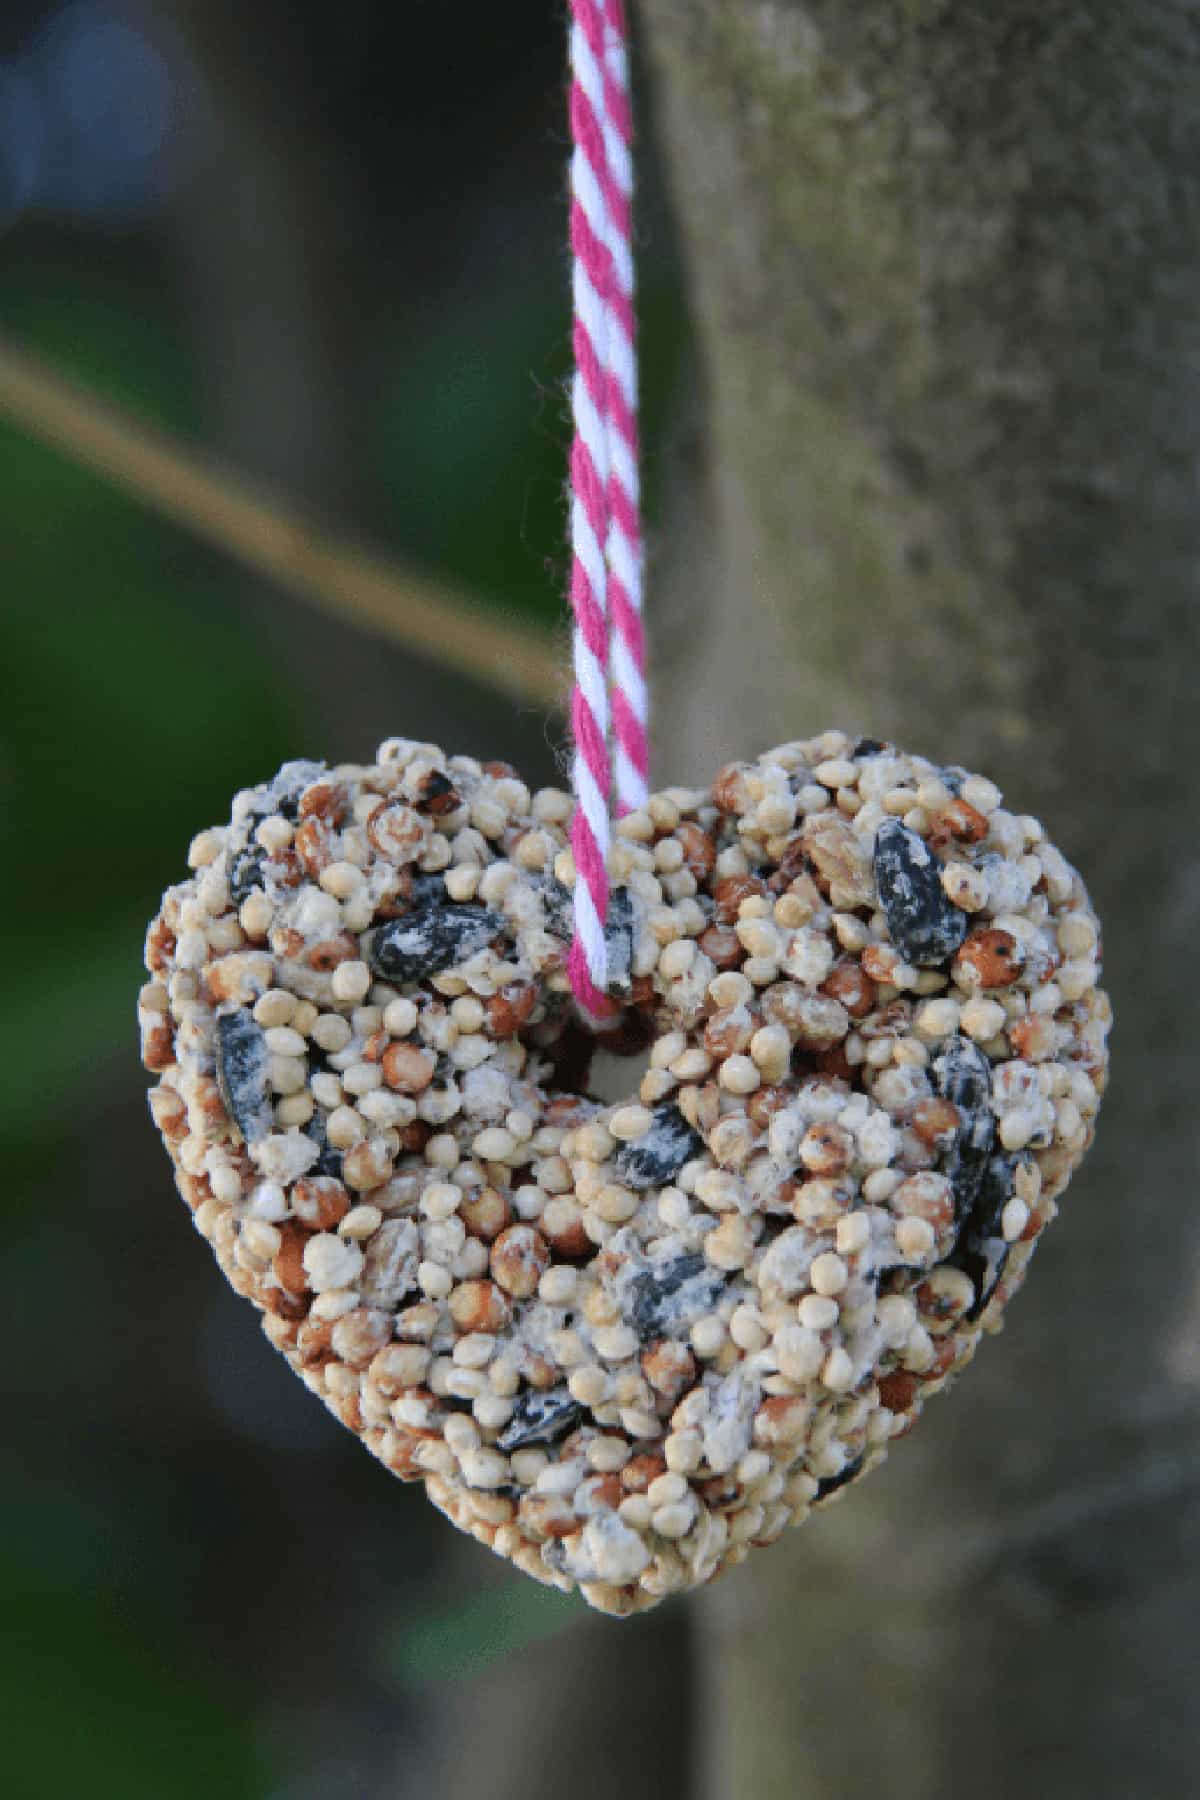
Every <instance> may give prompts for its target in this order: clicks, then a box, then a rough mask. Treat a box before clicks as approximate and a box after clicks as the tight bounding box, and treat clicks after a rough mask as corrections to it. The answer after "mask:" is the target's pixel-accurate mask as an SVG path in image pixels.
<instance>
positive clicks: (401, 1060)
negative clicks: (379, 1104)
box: [381, 1042, 437, 1094]
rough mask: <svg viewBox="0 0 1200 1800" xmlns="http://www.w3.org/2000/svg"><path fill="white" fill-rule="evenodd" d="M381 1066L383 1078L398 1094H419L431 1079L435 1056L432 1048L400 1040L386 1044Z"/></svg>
mask: <svg viewBox="0 0 1200 1800" xmlns="http://www.w3.org/2000/svg"><path fill="white" fill-rule="evenodd" d="M381 1066H382V1068H383V1079H384V1080H385V1081H386V1082H387V1084H388V1086H389V1087H390V1088H394V1089H395V1090H396V1092H397V1093H398V1094H421V1093H424V1091H425V1089H426V1088H427V1087H428V1086H429V1084H430V1082H431V1081H432V1080H433V1072H434V1070H435V1068H436V1067H437V1058H436V1057H435V1055H434V1054H433V1051H432V1050H423V1049H422V1048H421V1047H420V1045H418V1044H409V1043H405V1042H400V1043H395V1044H389V1045H388V1047H387V1049H386V1050H385V1051H384V1053H383V1059H382V1065H381Z"/></svg>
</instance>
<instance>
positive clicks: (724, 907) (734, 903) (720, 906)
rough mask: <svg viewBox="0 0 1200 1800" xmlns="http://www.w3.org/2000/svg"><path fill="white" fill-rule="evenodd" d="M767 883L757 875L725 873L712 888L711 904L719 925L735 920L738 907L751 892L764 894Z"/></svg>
mask: <svg viewBox="0 0 1200 1800" xmlns="http://www.w3.org/2000/svg"><path fill="white" fill-rule="evenodd" d="M766 892H767V884H766V882H765V881H762V880H761V879H760V878H759V877H758V876H757V875H725V876H723V877H722V879H721V880H720V881H718V883H717V885H716V887H715V888H714V889H713V906H714V909H715V911H716V916H717V923H718V924H719V925H733V924H736V922H737V916H738V908H739V907H740V906H741V904H742V901H743V900H749V899H750V897H751V895H753V894H765V893H766Z"/></svg>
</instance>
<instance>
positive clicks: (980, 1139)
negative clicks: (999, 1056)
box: [931, 1037, 996, 1225]
mask: <svg viewBox="0 0 1200 1800" xmlns="http://www.w3.org/2000/svg"><path fill="white" fill-rule="evenodd" d="M931 1073H932V1076H933V1085H934V1088H935V1089H936V1091H937V1092H938V1093H939V1094H940V1095H941V1097H942V1099H943V1100H949V1101H950V1102H951V1104H952V1105H954V1106H956V1107H957V1108H958V1115H959V1123H958V1127H957V1129H956V1131H955V1133H954V1137H953V1139H952V1141H951V1143H950V1144H949V1146H948V1147H947V1149H946V1150H944V1151H943V1153H942V1155H941V1157H940V1159H939V1162H938V1167H939V1168H940V1169H941V1171H942V1173H943V1174H944V1175H947V1176H948V1177H949V1179H950V1185H951V1187H952V1188H953V1189H954V1212H955V1216H956V1218H957V1219H958V1220H959V1223H960V1225H963V1224H965V1223H966V1221H967V1220H968V1219H969V1218H970V1217H971V1216H972V1214H973V1213H974V1210H975V1207H976V1204H977V1202H978V1198H979V1191H980V1184H981V1182H982V1181H983V1177H984V1174H985V1171H986V1169H987V1166H988V1158H989V1156H990V1155H991V1151H992V1143H993V1139H994V1136H995V1129H996V1124H995V1119H994V1117H993V1114H992V1072H991V1065H990V1063H989V1062H988V1059H987V1057H986V1056H985V1055H984V1054H983V1051H982V1050H981V1049H980V1048H979V1046H978V1045H977V1044H973V1043H972V1042H971V1040H970V1038H965V1037H956V1038H951V1039H950V1041H949V1042H948V1043H947V1045H946V1048H945V1049H944V1050H943V1051H942V1052H941V1054H940V1055H938V1056H935V1057H934V1059H933V1064H932V1068H931Z"/></svg>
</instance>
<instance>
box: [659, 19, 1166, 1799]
mask: <svg viewBox="0 0 1200 1800" xmlns="http://www.w3.org/2000/svg"><path fill="white" fill-rule="evenodd" d="M641 20H642V25H643V29H644V32H645V36H646V40H647V45H648V49H649V53H650V59H651V65H652V68H653V72H654V75H655V79H656V83H657V88H658V107H659V111H660V113H661V115H662V129H663V133H664V137H665V141H666V146H667V152H668V157H669V162H670V166H671V169H672V172H673V180H674V187H675V194H676V199H677V205H678V209H679V213H680V217H681V223H682V228H683V233H684V238H685V243H686V246H687V249H688V254H689V261H690V277H691V283H692V295H693V302H694V307H695V312H696V318H697V325H698V330H699V336H700V343H701V351H702V362H703V384H704V398H705V407H706V420H705V430H704V437H703V445H704V457H703V461H704V469H703V479H702V480H701V481H700V482H699V483H698V484H697V487H696V489H695V491H694V492H693V494H692V496H691V505H690V506H681V507H680V508H679V509H678V510H677V528H676V533H675V536H676V539H677V540H678V541H679V542H682V543H683V544H684V547H685V549H686V548H688V547H690V549H691V556H690V558H689V559H688V561H689V567H688V572H687V574H686V576H684V577H682V578H681V577H680V575H679V572H678V567H677V568H676V573H675V575H674V576H672V573H671V568H670V562H669V559H668V560H667V563H666V567H665V569H664V573H663V578H662V585H661V588H660V589H658V590H656V597H655V602H654V606H653V607H652V619H653V618H654V617H655V616H657V618H658V620H659V625H660V630H659V635H660V637H661V638H662V639H663V642H662V644H661V650H660V655H659V663H658V680H657V687H656V695H657V699H656V704H657V734H658V742H659V746H660V749H661V756H660V764H659V769H658V773H659V775H660V776H661V777H662V778H663V779H664V780H688V781H699V780H701V779H708V778H709V777H710V776H711V774H712V772H713V771H714V769H715V768H716V767H717V766H718V765H719V764H720V763H721V762H723V761H725V760H728V759H729V758H731V757H733V756H736V755H738V754H743V753H747V752H750V751H754V750H759V749H762V748H764V747H766V746H767V745H769V744H771V743H774V742H776V741H779V740H783V739H787V738H791V737H796V736H801V735H805V734H807V733H810V732H812V731H815V730H818V729H820V728H821V727H822V726H823V725H827V724H835V723H836V724H841V725H845V726H847V727H849V728H859V727H861V728H864V729H868V730H869V731H870V732H871V734H872V735H876V736H888V737H894V738H895V739H897V740H898V741H900V742H901V743H903V744H905V745H906V746H909V747H911V748H914V749H918V750H921V751H923V752H925V753H926V754H929V755H931V756H934V757H937V758H940V759H945V760H947V761H954V762H962V763H966V764H968V765H969V766H974V767H977V768H979V769H981V770H984V771H986V772H987V773H990V774H991V775H993V777H994V778H995V779H997V780H998V781H999V782H1000V784H1001V786H1002V787H1004V789H1005V790H1006V793H1007V795H1008V798H1009V801H1010V803H1011V804H1012V805H1013V806H1014V807H1015V809H1016V810H1018V811H1026V810H1028V811H1032V812H1035V813H1037V814H1039V816H1041V817H1043V818H1044V819H1045V821H1046V823H1047V825H1048V828H1049V830H1050V832H1051V835H1052V836H1053V837H1054V838H1055V839H1056V840H1057V841H1058V842H1060V843H1061V844H1062V846H1063V847H1064V849H1065V850H1066V851H1067V853H1068V854H1069V855H1070V856H1071V858H1072V860H1074V861H1076V862H1078V864H1079V865H1080V866H1081V868H1082V869H1083V870H1084V872H1085V875H1086V877H1087V879H1088V881H1089V883H1090V885H1091V887H1092V891H1093V896H1094V898H1095V899H1096V901H1097V904H1098V906H1099V909H1100V911H1101V915H1102V917H1103V918H1104V920H1105V922H1106V928H1107V947H1108V953H1109V956H1108V976H1109V981H1108V985H1109V986H1110V989H1111V991H1112V993H1113V996H1114V1004H1115V1007H1116V1015H1117V1021H1118V1025H1117V1034H1116V1077H1115V1081H1114V1084H1113V1086H1112V1089H1111V1091H1110V1094H1109V1098H1108V1100H1107V1102H1106V1106H1105V1110H1104V1113H1103V1115H1102V1119H1101V1125H1100V1132H1099V1138H1098V1144H1097V1147H1096V1149H1095V1150H1094V1151H1093V1153H1092V1156H1091V1159H1090V1161H1089V1163H1088V1164H1087V1165H1086V1167H1085V1169H1084V1171H1083V1173H1082V1174H1081V1175H1080V1176H1079V1177H1077V1179H1076V1182H1075V1184H1074V1186H1073V1187H1072V1189H1071V1191H1070V1193H1069V1194H1068V1195H1067V1197H1066V1203H1065V1208H1064V1217H1063V1218H1062V1220H1061V1221H1060V1223H1059V1224H1058V1226H1057V1227H1056V1228H1055V1229H1054V1230H1053V1231H1052V1232H1051V1233H1050V1234H1049V1239H1048V1243H1047V1246H1046V1248H1045V1250H1044V1252H1043V1254H1042V1256H1041V1257H1040V1258H1039V1259H1038V1265H1037V1267H1036V1268H1035V1270H1034V1273H1033V1275H1032V1278H1031V1280H1030V1283H1029V1286H1028V1288H1027V1290H1026V1292H1025V1293H1024V1294H1023V1295H1022V1297H1021V1298H1020V1299H1019V1300H1018V1302H1017V1303H1016V1306H1015V1309H1014V1312H1013V1316H1012V1320H1011V1322H1010V1325H1009V1328H1008V1330H1007V1332H1006V1333H1005V1335H1004V1337H1003V1338H1002V1339H1001V1340H1000V1341H999V1342H997V1343H995V1344H994V1345H987V1346H985V1348H984V1350H983V1352H982V1354H981V1357H980V1360H979V1364H978V1366H977V1367H976V1368H975V1369H973V1370H972V1371H971V1372H970V1373H969V1374H968V1375H967V1376H966V1378H965V1379H964V1382H963V1384H962V1386H960V1387H959V1388H958V1390H957V1391H956V1392H955V1394H954V1395H953V1396H952V1397H951V1398H950V1399H948V1400H946V1401H944V1402H938V1403H937V1404H936V1405H935V1406H933V1407H932V1408H931V1409H930V1411H929V1412H928V1413H927V1415H926V1417H925V1419H924V1420H923V1421H922V1423H921V1425H920V1427H919V1429H918V1430H917V1432H916V1433H915V1434H914V1436H913V1438H912V1439H910V1440H908V1441H907V1442H906V1443H905V1444H904V1445H903V1446H900V1447H898V1449H897V1451H896V1454H895V1456H894V1458H893V1459H892V1462H891V1463H890V1465H889V1466H888V1468H887V1469H886V1470H885V1471H883V1472H882V1473H880V1474H877V1475H876V1476H874V1477H873V1478H872V1479H871V1480H870V1481H868V1482H866V1483H865V1484H864V1485H863V1486H862V1487H860V1488H855V1489H854V1490H853V1491H852V1492H850V1493H849V1494H848V1495H847V1496H846V1498H845V1500H844V1502H843V1503H842V1504H841V1505H840V1506H839V1507H838V1508H837V1509H836V1510H834V1511H832V1512H831V1513H830V1514H829V1515H827V1516H826V1517H825V1518H824V1519H822V1520H820V1521H814V1522H813V1523H811V1524H810V1525H808V1526H806V1527H805V1529H804V1530H803V1531H802V1532H800V1533H799V1534H797V1536H796V1537H794V1538H792V1539H790V1540H789V1541H788V1543H787V1545H786V1546H781V1547H779V1548H777V1549H775V1550H773V1551H771V1552H770V1553H769V1554H767V1555H763V1556H761V1557H760V1556H754V1557H752V1558H751V1559H750V1562H749V1564H748V1565H747V1566H746V1567H745V1568H744V1569H743V1570H741V1571H739V1572H738V1573H737V1574H736V1575H735V1576H734V1577H732V1578H731V1579H730V1580H729V1581H727V1582H725V1583H723V1584H721V1586H720V1587H719V1588H718V1589H716V1590H714V1592H713V1594H712V1596H711V1597H708V1598H705V1599H703V1600H702V1601H701V1602H699V1607H700V1618H701V1631H700V1637H701V1640H702V1647H701V1660H702V1666H703V1676H702V1681H703V1692H702V1695H701V1704H700V1706H699V1708H698V1716H699V1718H700V1719H701V1720H702V1721H705V1724H704V1725H703V1727H702V1729H703V1731H704V1734H705V1735H704V1741H703V1742H702V1745H701V1753H700V1755H699V1757H698V1766H699V1767H700V1768H701V1769H702V1770H704V1771H706V1774H705V1777H704V1782H703V1793H704V1795H705V1796H706V1797H707V1800H714V1797H719V1800H731V1797H732V1796H739V1797H741V1796H745V1797H746V1800H749V1797H751V1796H753V1800H773V1797H774V1796H775V1795H784V1794H786V1795H788V1796H789V1800H795V1797H798V1796H801V1797H803V1800H825V1797H827V1796H828V1797H832V1796H851V1797H853V1796H857V1795H859V1794H865V1793H868V1792H872V1791H881V1792H884V1793H886V1794H888V1795H889V1797H890V1800H917V1797H918V1796H919V1797H920V1800H939V1797H940V1796H942V1795H947V1796H948V1795H950V1794H952V1793H958V1792H961V1791H963V1790H964V1789H969V1791H970V1792H972V1794H974V1795H976V1796H977V1797H979V1800H988V1797H989V1796H996V1797H997V1800H998V1797H999V1796H1009V1795H1011V1794H1012V1793H1013V1791H1014V1790H1015V1788H1016V1786H1017V1783H1018V1782H1019V1781H1023V1780H1026V1779H1029V1780H1030V1781H1031V1782H1032V1784H1033V1785H1034V1786H1035V1788H1036V1791H1037V1792H1039V1793H1041V1794H1051V1795H1054V1796H1074V1795H1077V1794H1078V1795H1083V1794H1085V1793H1086V1794H1087V1795H1089V1796H1092V1797H1101V1800H1102V1797H1105V1796H1113V1797H1114V1800H1115V1797H1116V1796H1121V1797H1122V1800H1128V1797H1129V1796H1131V1795H1132V1796H1160V1795H1161V1796H1163V1797H1164V1800H1165V1797H1166V1796H1176V1795H1179V1794H1182V1793H1186V1792H1189V1791H1191V1790H1192V1788H1193V1786H1194V1770H1193V1765H1194V1762H1195V1759H1196V1755H1197V1750H1198V1747H1200V1746H1198V1735H1197V1728H1196V1725H1195V1722H1194V1719H1195V1702H1194V1696H1193V1692H1192V1689H1193V1685H1194V1683H1193V1671H1194V1667H1195V1658H1196V1654H1197V1649H1198V1647H1200V1646H1198V1642H1197V1626H1196V1623H1195V1621H1196V1619H1197V1618H1198V1617H1200V1566H1198V1565H1197V1563H1196V1560H1195V1557H1194V1547H1195V1540H1196V1536H1197V1531H1198V1528H1200V1412H1198V1399H1197V1384H1198V1383H1200V1348H1198V1345H1200V1233H1198V1230H1197V1223H1196V1220H1195V1218H1194V1216H1190V1215H1189V1212H1188V1211H1187V1210H1186V1209H1185V1195H1186V1194H1187V1192H1188V1185H1187V1184H1188V1180H1189V1176H1191V1174H1192V1172H1193V1170H1194V1168H1195V1157H1196V1136H1197V1132H1196V1123H1195V1118H1196V1114H1195V1108H1194V1105H1193V1104H1192V1103H1191V1087H1192V1068H1193V1064H1192V1062H1191V1059H1190V1057H1189V1049H1190V1046H1191V1045H1192V1044H1193V1043H1194V1042H1195V1041H1196V1038H1197V1032H1198V1027H1200V1018H1198V1012H1200V1008H1198V1005H1197V988H1196V984H1195V982H1194V981H1193V980H1192V979H1191V978H1190V969H1191V967H1192V963H1193V956H1192V953H1191V947H1192V945H1193V943H1194V941H1195V935H1194V934H1195V932H1196V928H1197V908H1198V906H1200V869H1198V865H1197V857H1196V852H1195V845H1194V824H1193V821H1194V819H1195V817H1196V812H1197V802H1198V801H1200V774H1198V771H1200V708H1198V707H1197V706H1196V705H1195V695H1196V691H1197V689H1196V677H1197V661H1198V659H1197V623H1196V620H1197V611H1196V603H1195V589H1196V583H1197V570H1198V569H1200V506H1198V505H1197V496H1196V491H1195V490H1196V470H1197V457H1198V454H1200V304H1198V302H1197V295H1198V291H1200V270H1198V269H1197V241H1198V240H1197V225H1198V223H1200V9H1197V8H1196V7H1194V6H1191V5H1187V4H1181V3H1180V0H1143V3H1142V4H1140V5H1138V6H1136V7H1134V6H1129V5H1127V4H1122V3H1121V0H1096V3H1094V4H1092V5H1090V6H1084V5H1079V4H1074V5H1062V6H1056V7H1047V6H1045V5H1044V3H1042V0H974V3H971V0H959V3H958V4H956V5H951V4H949V3H948V0H864V3H863V4H860V5H857V6H846V5H844V4H840V3H839V0H811V3H810V4H799V3H798V0H755V3H754V4H748V3H745V0H743V3H741V4H738V3H737V0H643V4H642V7H641ZM693 508H700V509H702V511H701V512H700V514H699V517H700V519H701V521H702V522H701V523H700V524H699V525H697V524H695V523H693V521H694V519H695V518H696V517H697V515H696V513H695V512H694V511H693V510H692V509H693ZM701 533H707V534H709V535H710V538H711V549H712V554H711V556H706V557H700V556H697V555H696V540H697V537H698V535H699V534H701Z"/></svg>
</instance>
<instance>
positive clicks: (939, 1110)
mask: <svg viewBox="0 0 1200 1800" xmlns="http://www.w3.org/2000/svg"><path fill="white" fill-rule="evenodd" d="M960 1121H961V1114H960V1113H959V1110H958V1108H957V1106H955V1105H954V1103H953V1101H951V1100H938V1099H929V1100H918V1102H917V1104H916V1106H914V1107H913V1115H912V1128H913V1130H914V1131H915V1132H916V1134H917V1136H918V1137H919V1138H920V1139H921V1141H922V1143H926V1144H936V1143H938V1142H939V1141H940V1140H943V1139H945V1138H948V1137H949V1136H950V1135H951V1134H952V1133H953V1132H955V1131H957V1130H958V1127H959V1124H960Z"/></svg>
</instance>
